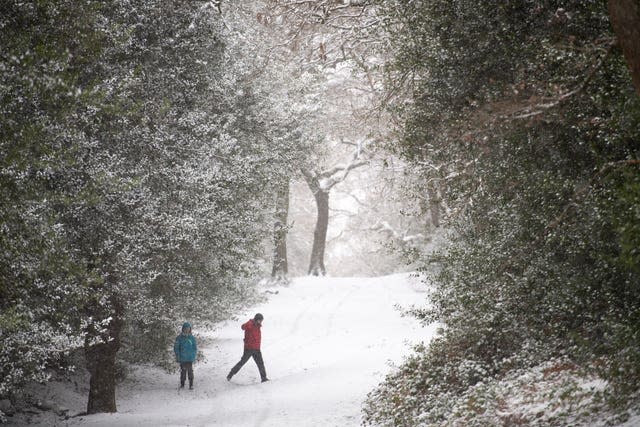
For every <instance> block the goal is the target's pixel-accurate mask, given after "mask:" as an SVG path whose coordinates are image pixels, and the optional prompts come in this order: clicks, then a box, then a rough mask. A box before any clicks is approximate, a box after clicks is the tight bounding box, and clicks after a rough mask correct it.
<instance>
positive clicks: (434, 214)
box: [427, 184, 442, 228]
mask: <svg viewBox="0 0 640 427" xmlns="http://www.w3.org/2000/svg"><path fill="white" fill-rule="evenodd" d="M427 195H428V196H429V213H430V214H431V225H432V226H433V228H438V227H440V211H441V209H442V208H441V206H440V197H439V195H438V190H437V188H435V184H430V185H429V186H428V187H427Z"/></svg>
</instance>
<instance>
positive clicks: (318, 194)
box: [302, 143, 367, 276]
mask: <svg viewBox="0 0 640 427" xmlns="http://www.w3.org/2000/svg"><path fill="white" fill-rule="evenodd" d="M362 145H363V144H361V143H359V144H357V146H356V149H355V150H354V152H353V154H352V157H351V159H350V161H349V162H348V163H347V164H342V165H336V166H334V167H333V168H331V169H328V170H324V171H322V172H309V171H308V170H303V171H302V174H303V175H304V177H305V180H306V182H307V185H308V186H309V189H310V190H311V193H313V197H314V199H315V201H316V208H317V221H316V226H315V230H314V232H313V246H312V248H311V260H310V262H309V274H311V275H313V276H324V275H325V274H326V272H327V271H326V268H325V265H324V252H325V248H326V242H327V229H328V225H329V191H331V189H332V188H333V187H334V186H335V185H336V184H338V183H340V182H342V181H344V180H345V179H346V178H347V176H348V175H349V172H350V171H351V170H353V169H355V168H357V167H360V166H364V165H366V164H367V162H366V161H365V160H362V149H363V147H362Z"/></svg>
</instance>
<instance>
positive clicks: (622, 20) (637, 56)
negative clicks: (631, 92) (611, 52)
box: [608, 0, 640, 95]
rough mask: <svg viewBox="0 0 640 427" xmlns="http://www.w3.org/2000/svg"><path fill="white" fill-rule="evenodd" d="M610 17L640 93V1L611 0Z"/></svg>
mask: <svg viewBox="0 0 640 427" xmlns="http://www.w3.org/2000/svg"><path fill="white" fill-rule="evenodd" d="M608 9H609V18H610V20H611V25H612V26H613V31H614V32H615V33H616V36H617V38H618V42H619V43H620V47H621V48H622V53H623V54H624V57H625V59H626V61H627V65H628V66H629V69H630V70H631V79H632V81H633V85H634V87H635V89H636V92H637V93H638V95H640V1H639V0H609V4H608Z"/></svg>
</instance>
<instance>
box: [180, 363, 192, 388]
mask: <svg viewBox="0 0 640 427" xmlns="http://www.w3.org/2000/svg"><path fill="white" fill-rule="evenodd" d="M187 375H189V387H191V386H192V385H193V362H180V385H181V386H184V380H186V379H187Z"/></svg>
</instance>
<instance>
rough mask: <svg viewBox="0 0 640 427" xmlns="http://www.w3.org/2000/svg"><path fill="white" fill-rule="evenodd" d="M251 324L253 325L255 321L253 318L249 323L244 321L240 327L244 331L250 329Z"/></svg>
mask: <svg viewBox="0 0 640 427" xmlns="http://www.w3.org/2000/svg"><path fill="white" fill-rule="evenodd" d="M251 326H253V323H252V322H251V320H249V321H248V322H247V323H244V324H243V325H242V326H240V328H242V330H243V331H248V330H249V329H251Z"/></svg>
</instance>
